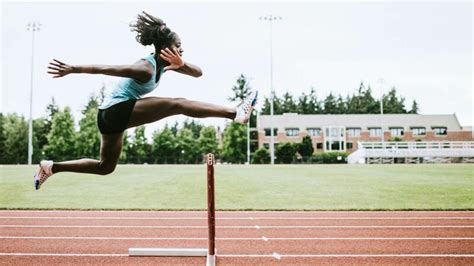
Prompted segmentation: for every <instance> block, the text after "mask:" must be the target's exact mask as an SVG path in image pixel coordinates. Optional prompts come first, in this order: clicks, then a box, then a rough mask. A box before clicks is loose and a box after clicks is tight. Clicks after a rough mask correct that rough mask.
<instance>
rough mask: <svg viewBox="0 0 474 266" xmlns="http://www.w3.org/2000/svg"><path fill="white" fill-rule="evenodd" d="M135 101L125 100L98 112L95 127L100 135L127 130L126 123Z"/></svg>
mask: <svg viewBox="0 0 474 266" xmlns="http://www.w3.org/2000/svg"><path fill="white" fill-rule="evenodd" d="M136 101H137V100H133V99H132V100H127V101H124V102H121V103H117V104H115V105H112V106H110V107H109V108H107V109H104V110H99V113H98V114H97V125H98V126H99V131H100V133H101V134H104V135H107V134H115V133H122V132H124V131H125V129H127V124H128V121H129V120H130V116H131V115H132V111H133V107H135V103H136Z"/></svg>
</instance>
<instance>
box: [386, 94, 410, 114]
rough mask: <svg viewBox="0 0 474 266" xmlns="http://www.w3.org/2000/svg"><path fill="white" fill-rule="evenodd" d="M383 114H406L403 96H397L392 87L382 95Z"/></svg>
mask: <svg viewBox="0 0 474 266" xmlns="http://www.w3.org/2000/svg"><path fill="white" fill-rule="evenodd" d="M383 101H384V102H383V112H384V114H406V113H407V111H406V109H405V103H404V102H405V98H403V97H400V99H399V98H398V97H397V90H396V89H395V87H393V88H392V89H391V90H390V91H389V93H388V94H387V95H384V97H383Z"/></svg>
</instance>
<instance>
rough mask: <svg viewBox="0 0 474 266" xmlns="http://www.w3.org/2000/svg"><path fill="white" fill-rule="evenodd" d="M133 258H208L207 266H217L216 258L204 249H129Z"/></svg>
mask: <svg viewBox="0 0 474 266" xmlns="http://www.w3.org/2000/svg"><path fill="white" fill-rule="evenodd" d="M128 255H129V256H131V257H206V266H214V265H216V256H215V255H210V254H209V253H208V250H207V249H204V248H129V249H128Z"/></svg>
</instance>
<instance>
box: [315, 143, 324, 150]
mask: <svg viewBox="0 0 474 266" xmlns="http://www.w3.org/2000/svg"><path fill="white" fill-rule="evenodd" d="M316 149H317V150H322V149H323V143H322V142H317V143H316Z"/></svg>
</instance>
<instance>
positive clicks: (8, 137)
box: [1, 114, 28, 164]
mask: <svg viewBox="0 0 474 266" xmlns="http://www.w3.org/2000/svg"><path fill="white" fill-rule="evenodd" d="M3 134H4V137H5V140H4V142H3V148H4V149H3V150H2V152H1V153H2V157H3V163H6V164H24V163H27V161H28V123H27V122H26V121H25V118H24V117H23V116H18V115H16V114H10V115H7V116H5V119H4V122H3Z"/></svg>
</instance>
